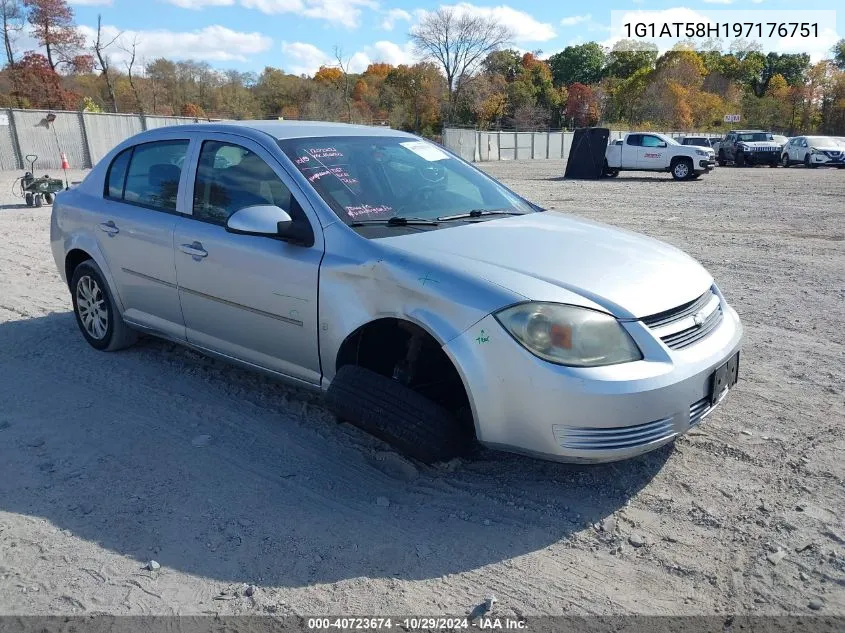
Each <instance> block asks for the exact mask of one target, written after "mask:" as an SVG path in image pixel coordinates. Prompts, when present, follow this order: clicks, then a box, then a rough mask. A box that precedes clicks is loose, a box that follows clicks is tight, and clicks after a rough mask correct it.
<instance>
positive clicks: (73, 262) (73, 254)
mask: <svg viewBox="0 0 845 633" xmlns="http://www.w3.org/2000/svg"><path fill="white" fill-rule="evenodd" d="M88 259H91V256H90V255H89V254H88V253H86V252H85V251H83V250H82V249H81V248H74V249H73V250H71V251H70V252H69V253H68V254H67V255H65V279H66V280H67V285H68V287H70V280H71V279H72V278H73V271H74V270H76V267H77V266H79V264H81V263H82V262H84V261H86V260H88Z"/></svg>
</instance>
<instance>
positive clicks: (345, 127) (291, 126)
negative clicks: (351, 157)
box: [157, 119, 417, 140]
mask: <svg viewBox="0 0 845 633" xmlns="http://www.w3.org/2000/svg"><path fill="white" fill-rule="evenodd" d="M244 128H247V129H250V130H255V131H257V132H263V133H264V134H267V135H269V136H272V137H273V138H275V139H279V140H281V139H290V138H307V137H321V136H402V137H407V138H417V137H415V136H414V135H413V134H409V133H407V132H403V131H401V130H394V129H393V128H389V127H386V126H376V125H358V124H351V123H334V122H330V121H278V120H273V119H270V120H247V121H234V120H233V121H210V122H207V123H188V124H184V125H172V126H166V127H165V128H157V129H166V130H180V131H191V132H238V131H243V130H244Z"/></svg>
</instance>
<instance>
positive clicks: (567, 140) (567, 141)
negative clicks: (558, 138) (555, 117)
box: [563, 132, 574, 158]
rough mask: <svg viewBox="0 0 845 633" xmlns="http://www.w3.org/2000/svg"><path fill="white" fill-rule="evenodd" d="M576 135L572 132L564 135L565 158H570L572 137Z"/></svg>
mask: <svg viewBox="0 0 845 633" xmlns="http://www.w3.org/2000/svg"><path fill="white" fill-rule="evenodd" d="M573 136H574V134H573V133H572V132H564V133H563V157H564V158H569V152H570V150H571V149H572V137H573Z"/></svg>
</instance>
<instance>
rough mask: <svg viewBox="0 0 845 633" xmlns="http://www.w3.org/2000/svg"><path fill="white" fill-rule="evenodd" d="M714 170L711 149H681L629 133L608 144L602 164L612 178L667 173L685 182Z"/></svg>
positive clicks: (650, 134)
mask: <svg viewBox="0 0 845 633" xmlns="http://www.w3.org/2000/svg"><path fill="white" fill-rule="evenodd" d="M715 167H716V154H715V152H714V151H713V148H711V147H704V146H702V147H698V146H696V145H681V144H680V143H678V142H677V141H676V140H675V139H673V138H671V137H669V136H666V135H665V134H656V133H654V132H648V133H646V132H630V133H628V134H626V135H625V137H624V138H622V139H619V140H615V141H610V143H609V144H608V146H607V151H606V152H605V160H604V174H605V176H609V177H611V178H614V177H616V176H618V175H619V172H620V171H668V172H669V173H671V174H672V177H673V178H674V179H675V180H686V179H688V178H698V177H699V176H700V175H701V174H706V173H708V172H710V171H712V170H713V169H714V168H715Z"/></svg>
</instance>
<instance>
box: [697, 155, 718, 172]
mask: <svg viewBox="0 0 845 633" xmlns="http://www.w3.org/2000/svg"><path fill="white" fill-rule="evenodd" d="M715 168H716V159H715V158H711V159H707V158H702V159H701V160H699V161H698V169H699V170H704V171H710V170H711V169H715Z"/></svg>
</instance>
